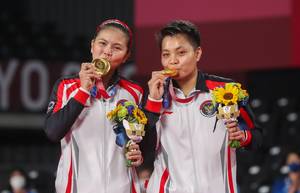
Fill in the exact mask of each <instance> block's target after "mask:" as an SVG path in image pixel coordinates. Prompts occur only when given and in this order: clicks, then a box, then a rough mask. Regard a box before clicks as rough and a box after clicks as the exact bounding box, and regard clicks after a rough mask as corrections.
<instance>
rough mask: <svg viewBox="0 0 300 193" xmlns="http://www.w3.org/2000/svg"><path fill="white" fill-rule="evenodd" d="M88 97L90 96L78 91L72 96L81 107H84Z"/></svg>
mask: <svg viewBox="0 0 300 193" xmlns="http://www.w3.org/2000/svg"><path fill="white" fill-rule="evenodd" d="M89 97H90V95H89V94H88V93H86V92H84V91H82V90H80V89H78V92H77V93H76V95H75V96H74V99H75V100H77V101H78V102H80V103H81V104H82V105H85V103H86V101H87V99H88V98H89Z"/></svg>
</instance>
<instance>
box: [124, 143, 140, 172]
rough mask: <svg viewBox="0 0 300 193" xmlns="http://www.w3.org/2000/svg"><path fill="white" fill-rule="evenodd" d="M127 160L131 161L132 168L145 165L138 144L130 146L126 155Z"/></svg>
mask: <svg viewBox="0 0 300 193" xmlns="http://www.w3.org/2000/svg"><path fill="white" fill-rule="evenodd" d="M126 159H127V160H130V161H131V164H130V166H133V167H138V166H140V165H141V164H142V163H143V156H142V152H141V151H140V146H139V145H138V144H136V143H132V144H130V146H129V147H128V152H127V153H126Z"/></svg>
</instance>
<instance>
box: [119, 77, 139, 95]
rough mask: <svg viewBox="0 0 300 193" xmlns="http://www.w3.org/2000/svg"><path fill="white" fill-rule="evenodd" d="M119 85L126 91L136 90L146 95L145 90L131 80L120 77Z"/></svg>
mask: <svg viewBox="0 0 300 193" xmlns="http://www.w3.org/2000/svg"><path fill="white" fill-rule="evenodd" d="M119 85H120V86H121V87H123V88H125V89H129V88H130V89H135V90H136V91H138V92H140V93H144V89H143V88H142V87H141V86H140V84H138V83H137V82H135V81H132V80H129V79H127V78H124V77H122V76H120V81H119Z"/></svg>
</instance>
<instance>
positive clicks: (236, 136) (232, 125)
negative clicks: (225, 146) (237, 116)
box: [225, 120, 246, 142]
mask: <svg viewBox="0 0 300 193" xmlns="http://www.w3.org/2000/svg"><path fill="white" fill-rule="evenodd" d="M225 126H226V128H227V130H228V134H229V136H228V137H229V141H233V140H237V141H240V142H243V141H245V140H246V134H245V132H244V131H243V130H241V129H240V128H239V126H238V122H237V121H232V120H229V121H227V122H226V124H225Z"/></svg>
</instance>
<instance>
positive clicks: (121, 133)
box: [107, 100, 147, 166]
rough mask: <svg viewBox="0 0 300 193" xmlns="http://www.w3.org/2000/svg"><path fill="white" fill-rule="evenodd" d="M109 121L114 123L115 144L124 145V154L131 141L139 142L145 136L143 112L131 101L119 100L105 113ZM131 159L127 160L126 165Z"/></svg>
mask: <svg viewBox="0 0 300 193" xmlns="http://www.w3.org/2000/svg"><path fill="white" fill-rule="evenodd" d="M107 118H108V119H109V120H110V121H113V122H115V123H116V125H115V126H114V128H113V129H114V132H115V133H116V135H117V136H116V144H117V145H119V146H120V147H125V154H126V153H127V152H128V151H129V146H130V144H132V143H139V142H141V140H142V139H143V136H145V130H144V127H145V125H146V123H147V118H146V116H145V114H144V112H143V111H142V110H141V109H140V108H139V107H138V106H137V105H136V104H135V103H134V102H132V101H126V100H124V101H121V102H119V103H118V104H117V106H116V108H115V109H113V110H112V111H110V112H109V113H108V114H107ZM130 165H131V161H130V160H127V166H130Z"/></svg>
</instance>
